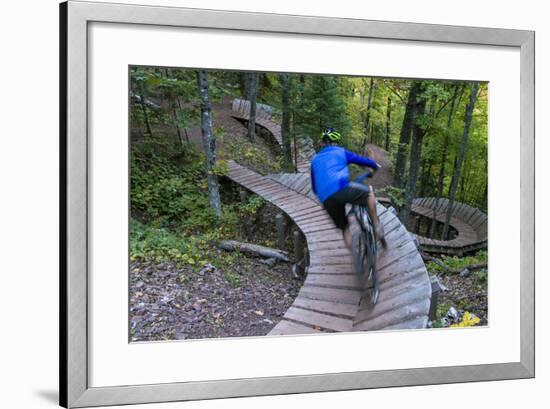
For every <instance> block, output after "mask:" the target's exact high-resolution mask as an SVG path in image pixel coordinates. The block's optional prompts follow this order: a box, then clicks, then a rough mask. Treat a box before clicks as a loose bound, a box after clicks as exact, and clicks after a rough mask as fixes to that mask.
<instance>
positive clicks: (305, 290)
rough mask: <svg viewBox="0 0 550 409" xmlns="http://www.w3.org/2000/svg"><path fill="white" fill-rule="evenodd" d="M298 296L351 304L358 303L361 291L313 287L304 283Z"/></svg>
mask: <svg viewBox="0 0 550 409" xmlns="http://www.w3.org/2000/svg"><path fill="white" fill-rule="evenodd" d="M298 296H299V297H304V298H310V299H313V300H321V301H332V302H341V303H346V304H351V305H358V304H359V300H360V298H361V294H360V293H359V291H354V290H343V289H337V288H323V287H313V286H309V285H304V286H303V287H302V288H301V289H300V292H299V293H298Z"/></svg>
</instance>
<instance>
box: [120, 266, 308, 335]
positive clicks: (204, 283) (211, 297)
mask: <svg viewBox="0 0 550 409" xmlns="http://www.w3.org/2000/svg"><path fill="white" fill-rule="evenodd" d="M228 278H229V279H228ZM301 285H302V282H301V281H300V280H296V279H294V278H293V277H292V275H291V273H290V266H289V265H288V264H287V263H281V264H275V265H274V266H273V267H270V266H267V265H265V264H262V263H260V262H259V261H258V260H257V259H253V258H248V257H246V256H242V257H237V258H235V261H234V263H232V265H230V266H228V267H227V268H224V267H216V266H213V265H212V264H208V265H206V266H204V267H203V268H202V269H201V270H199V271H194V270H193V269H191V268H189V267H178V266H177V265H175V264H173V263H159V264H154V263H141V262H134V263H132V265H131V266H130V317H131V318H130V333H131V339H132V341H160V340H182V339H198V338H219V337H236V336H238V337H242V336H261V335H266V334H267V333H268V332H269V331H270V330H271V329H272V328H273V327H274V326H275V325H276V324H277V323H278V322H279V321H280V319H281V317H282V316H283V314H284V313H285V312H286V310H287V309H288V308H289V307H290V305H291V304H292V302H293V301H294V298H295V297H296V295H297V293H298V291H299V290H300V287H301Z"/></svg>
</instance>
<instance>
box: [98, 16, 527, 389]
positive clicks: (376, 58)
mask: <svg viewBox="0 0 550 409" xmlns="http://www.w3.org/2000/svg"><path fill="white" fill-rule="evenodd" d="M89 41H90V49H89V61H90V68H89V75H90V79H89V91H90V96H89V110H90V111H89V114H90V117H89V118H90V122H89V124H90V126H89V138H90V145H89V148H90V156H89V163H90V173H89V175H90V179H89V183H90V206H89V211H90V218H89V227H90V233H89V234H90V235H89V240H90V259H89V261H90V309H89V311H90V328H89V330H90V351H89V352H90V386H91V387H96V386H108V385H121V384H151V383H167V382H179V381H190V380H213V379H234V378H248V377H263V376H280V375H298V374H300V375H302V374H315V373H330V372H349V371H359V370H363V371H364V370H377V369H398V368H415V367H430V366H442V365H467V364H474V365H477V364H482V363H496V362H513V361H519V358H520V357H519V306H520V304H519V292H518V291H517V288H518V286H519V270H520V269H519V255H518V254H517V249H518V248H519V220H514V218H512V219H508V218H507V217H506V216H507V215H508V214H519V210H520V208H519V196H514V195H513V194H511V192H510V186H519V173H518V172H514V163H517V161H519V158H518V154H519V51H517V50H516V49H512V48H504V47H484V46H460V45H438V44H433V43H430V44H428V43H417V42H410V41H401V42H397V41H383V40H362V39H342V38H321V37H313V36H302V35H300V36H296V35H292V36H291V35H282V34H277V35H275V34H265V33H264V34H256V33H254V34H252V33H244V32H228V31H220V30H198V29H181V28H160V27H154V28H153V27H144V26H134V25H116V24H99V23H94V24H91V27H90V32H89ZM250 49H253V50H254V55H255V57H254V59H252V61H249V60H250V59H247V61H246V62H244V60H245V59H244V58H242V57H241V56H243V55H246V53H245V50H250ZM326 55H330V58H323V56H326ZM128 64H146V65H165V66H191V67H193V66H203V67H209V68H233V69H253V70H265V71H285V70H287V71H295V72H300V71H302V72H330V73H342V74H350V75H353V74H355V75H380V76H401V77H403V76H405V77H421V78H422V77H423V78H447V79H449V78H456V79H466V80H467V79H476V80H487V81H490V112H489V114H490V116H489V123H490V124H491V126H490V134H489V141H490V153H489V155H490V162H489V165H490V182H491V183H490V192H489V203H490V212H489V217H490V230H489V246H490V247H489V250H490V263H491V267H490V269H491V271H490V282H489V283H490V288H489V291H490V327H489V328H484V329H469V330H458V331H456V330H454V331H449V330H430V331H404V332H392V333H362V334H335V335H323V336H297V337H265V338H240V339H224V340H203V341H188V342H187V341H186V342H170V343H152V344H128V342H127V298H126V297H127V288H128V286H127V274H126V272H127V259H126V254H127V223H126V221H127V212H128V209H127V194H128V190H127V186H128V183H127V182H128V181H127V178H128V173H127V148H128V146H127V143H128V140H127V137H128V135H127V88H126V86H127V69H128V68H127V67H128ZM363 67H365V68H363ZM513 84H516V86H515V87H514V86H513ZM495 152H498V155H496V154H495ZM510 159H512V160H513V161H514V162H512V164H510ZM511 169H512V170H511ZM502 174H505V175H506V176H505V177H502ZM496 203H503V204H506V206H497V205H496ZM499 255H505V257H504V256H501V257H499ZM514 255H515V256H514ZM495 289H496V290H495ZM404 346H406V347H404ZM360 350H364V351H365V360H359V359H357V356H358V355H357V351H360ZM372 350H374V351H377V352H376V354H368V351H372ZM411 350H414V351H415V354H410V351H411ZM384 351H388V353H384ZM113 363H116V364H117V365H113Z"/></svg>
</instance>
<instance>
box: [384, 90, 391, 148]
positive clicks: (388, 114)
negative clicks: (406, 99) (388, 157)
mask: <svg viewBox="0 0 550 409" xmlns="http://www.w3.org/2000/svg"><path fill="white" fill-rule="evenodd" d="M390 140H391V96H390V95H388V105H386V143H385V144H384V149H386V152H389V151H390Z"/></svg>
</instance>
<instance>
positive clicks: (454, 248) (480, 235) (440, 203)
mask: <svg viewBox="0 0 550 409" xmlns="http://www.w3.org/2000/svg"><path fill="white" fill-rule="evenodd" d="M448 206H449V200H448V199H445V198H440V199H439V200H437V199H436V198H434V197H423V198H417V199H415V200H414V201H413V204H412V208H411V210H412V212H413V213H416V214H418V215H421V216H424V217H427V218H430V219H433V218H434V210H435V219H436V220H437V221H438V222H441V223H444V222H445V214H446V212H447V208H448ZM450 224H451V226H452V227H453V228H454V229H455V230H456V231H457V232H458V235H457V236H456V237H455V238H454V239H452V240H435V239H430V238H428V237H424V236H419V235H416V238H417V239H418V242H419V244H420V246H421V248H422V250H424V251H426V252H429V253H440V254H449V255H458V256H462V255H463V254H466V253H469V252H472V251H477V250H482V249H486V248H487V225H488V218H487V215H486V214H485V213H483V212H482V211H481V210H479V209H476V208H475V207H471V206H468V205H467V204H464V203H460V202H455V204H454V209H453V212H452V214H451V221H450Z"/></svg>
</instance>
